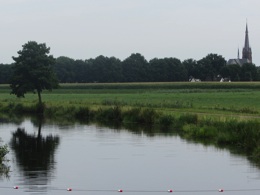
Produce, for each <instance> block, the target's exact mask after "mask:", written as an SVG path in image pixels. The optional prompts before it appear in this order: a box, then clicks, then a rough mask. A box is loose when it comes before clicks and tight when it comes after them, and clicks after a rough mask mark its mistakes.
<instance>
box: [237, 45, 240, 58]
mask: <svg viewBox="0 0 260 195" xmlns="http://www.w3.org/2000/svg"><path fill="white" fill-rule="evenodd" d="M239 58H240V56H239V47H238V50H237V59H239Z"/></svg>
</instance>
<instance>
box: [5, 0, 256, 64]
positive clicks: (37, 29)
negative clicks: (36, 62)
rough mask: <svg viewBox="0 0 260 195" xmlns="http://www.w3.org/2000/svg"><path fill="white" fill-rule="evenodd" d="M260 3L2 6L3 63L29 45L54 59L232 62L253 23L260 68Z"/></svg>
mask: <svg viewBox="0 0 260 195" xmlns="http://www.w3.org/2000/svg"><path fill="white" fill-rule="evenodd" d="M259 9H260V1H259V0H0V24H1V32H0V33H1V36H0V51H1V52H0V63H11V62H12V56H17V51H18V50H20V49H21V48H22V45H23V44H24V43H26V42H28V41H30V40H32V41H37V42H39V43H43V42H44V43H46V44H47V46H49V47H51V54H53V55H54V56H55V57H59V56H68V57H71V58H74V59H89V58H95V57H97V56H98V55H104V56H108V57H110V56H115V57H117V58H120V59H121V60H123V59H125V58H126V57H128V56H130V55H131V53H137V52H138V53H141V54H142V55H144V56H145V58H146V59H147V60H150V59H152V58H155V57H158V58H164V57H176V58H179V59H180V60H185V59H188V58H193V59H196V60H199V59H201V58H203V57H205V56H206V55H207V54H209V53H216V54H219V55H222V56H223V57H224V58H225V59H226V60H228V59H229V58H236V57H237V49H238V47H239V48H240V52H241V50H242V47H243V45H244V36H245V25H246V19H247V20H248V27H249V41H250V46H251V47H252V52H253V62H254V63H255V64H256V65H257V66H260V55H258V53H259V52H260V41H259V39H258V36H259V35H260V25H259V18H260V11H259Z"/></svg>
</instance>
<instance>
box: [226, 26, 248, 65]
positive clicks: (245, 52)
mask: <svg viewBox="0 0 260 195" xmlns="http://www.w3.org/2000/svg"><path fill="white" fill-rule="evenodd" d="M245 63H252V49H251V47H250V45H249V36H248V27H247V24H246V35H245V45H244V48H243V52H242V59H241V58H240V57H239V49H238V54H237V59H229V60H228V62H227V65H230V64H238V65H240V66H242V65H243V64H245Z"/></svg>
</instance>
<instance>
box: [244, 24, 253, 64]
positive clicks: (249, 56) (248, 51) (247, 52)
mask: <svg viewBox="0 0 260 195" xmlns="http://www.w3.org/2000/svg"><path fill="white" fill-rule="evenodd" d="M242 59H245V60H249V62H250V63H252V50H251V47H250V46H249V36H248V28H247V23H246V35H245V46H244V48H243V54H242Z"/></svg>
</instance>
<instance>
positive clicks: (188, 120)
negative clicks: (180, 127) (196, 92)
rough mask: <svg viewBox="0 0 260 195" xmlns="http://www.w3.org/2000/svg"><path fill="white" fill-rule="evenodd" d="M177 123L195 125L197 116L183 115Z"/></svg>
mask: <svg viewBox="0 0 260 195" xmlns="http://www.w3.org/2000/svg"><path fill="white" fill-rule="evenodd" d="M179 123H181V124H197V123H198V115H197V114H184V115H181V116H180V118H179Z"/></svg>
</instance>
